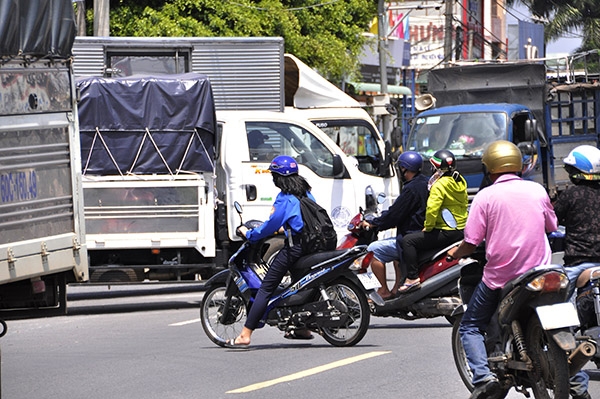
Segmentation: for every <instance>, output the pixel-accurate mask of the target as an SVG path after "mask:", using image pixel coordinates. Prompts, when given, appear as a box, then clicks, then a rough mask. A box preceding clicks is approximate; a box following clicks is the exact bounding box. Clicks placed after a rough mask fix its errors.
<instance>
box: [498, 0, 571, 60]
mask: <svg viewBox="0 0 600 399" xmlns="http://www.w3.org/2000/svg"><path fill="white" fill-rule="evenodd" d="M509 11H510V12H508V13H507V15H506V20H507V22H508V23H509V24H514V23H517V18H518V19H521V20H523V21H528V22H532V19H531V14H530V13H529V11H528V10H527V7H525V6H524V5H522V4H516V5H515V6H513V8H511V9H509ZM569 36H570V37H564V38H561V39H559V40H557V41H554V42H550V43H548V44H547V45H546V56H547V57H548V56H552V55H557V54H560V55H564V54H570V53H572V52H573V50H575V49H576V48H577V47H579V45H580V44H581V38H577V37H572V36H575V35H569Z"/></svg>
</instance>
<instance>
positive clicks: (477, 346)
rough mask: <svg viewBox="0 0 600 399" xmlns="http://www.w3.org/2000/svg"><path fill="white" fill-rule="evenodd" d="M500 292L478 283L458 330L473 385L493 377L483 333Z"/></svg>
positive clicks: (496, 304) (498, 299)
mask: <svg viewBox="0 0 600 399" xmlns="http://www.w3.org/2000/svg"><path fill="white" fill-rule="evenodd" d="M499 301H500V290H492V289H490V288H488V287H487V286H486V285H485V284H484V283H483V282H480V283H479V284H478V285H477V287H476V288H475V292H473V296H472V297H471V300H470V301H469V304H468V306H467V311H466V312H465V314H464V315H463V318H462V321H461V322H460V326H459V329H458V333H459V334H460V340H461V341H462V344H463V347H464V349H465V354H466V355H467V362H468V363H469V367H470V368H471V371H472V372H473V384H475V385H477V384H479V383H482V382H485V381H487V380H490V379H491V378H493V377H495V376H494V374H493V373H492V372H491V371H490V367H489V365H488V356H487V351H486V348H485V331H486V329H487V327H488V325H489V324H490V320H491V319H492V316H493V315H494V312H495V311H496V308H497V307H498V302H499Z"/></svg>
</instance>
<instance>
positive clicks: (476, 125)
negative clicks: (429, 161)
mask: <svg viewBox="0 0 600 399" xmlns="http://www.w3.org/2000/svg"><path fill="white" fill-rule="evenodd" d="M506 122H507V116H506V115H505V114H503V113H461V114H444V115H432V116H426V117H417V118H416V120H415V125H414V127H413V130H412V132H411V134H410V138H409V145H408V148H409V149H410V150H413V151H418V152H419V153H421V154H423V155H425V156H426V157H431V156H432V155H433V154H434V153H435V152H436V151H438V150H441V149H444V148H445V149H449V150H450V151H452V153H453V154H454V155H455V156H456V157H457V158H461V157H473V156H475V157H480V156H482V155H483V151H484V150H485V148H486V147H487V146H488V144H490V143H491V142H493V141H496V140H499V139H503V138H506V137H505V136H506Z"/></svg>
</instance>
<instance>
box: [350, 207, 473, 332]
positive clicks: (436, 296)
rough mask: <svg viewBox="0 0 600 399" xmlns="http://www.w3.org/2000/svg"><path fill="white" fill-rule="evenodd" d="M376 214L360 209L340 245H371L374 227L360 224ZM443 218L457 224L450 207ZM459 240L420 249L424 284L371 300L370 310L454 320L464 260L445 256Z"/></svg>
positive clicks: (362, 267)
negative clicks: (441, 246)
mask: <svg viewBox="0 0 600 399" xmlns="http://www.w3.org/2000/svg"><path fill="white" fill-rule="evenodd" d="M373 216H374V214H373V211H372V210H371V211H367V212H363V210H362V209H360V211H359V213H358V214H357V215H356V216H355V217H354V218H353V219H352V221H351V222H350V224H349V225H348V230H349V233H348V234H347V235H346V236H345V237H344V238H343V240H342V242H341V243H340V245H339V246H338V249H343V248H351V247H352V246H353V245H360V244H363V245H368V244H370V243H371V242H373V241H375V240H376V239H377V232H376V231H375V230H374V229H371V230H365V229H361V228H360V227H359V225H360V222H361V221H362V220H367V221H368V220H369V219H370V218H372V217H373ZM442 217H443V218H444V221H445V222H446V223H447V224H448V225H449V226H451V227H453V228H456V221H455V220H454V217H453V216H452V213H451V212H450V211H448V210H447V209H444V210H443V211H442ZM459 243H460V242H456V243H453V244H452V245H449V246H447V247H445V248H437V249H433V250H428V251H421V252H420V253H419V258H418V262H419V269H420V272H419V278H420V279H421V286H420V288H419V289H418V290H416V291H412V292H409V293H406V294H401V295H399V296H397V297H395V298H392V299H388V300H386V301H385V302H384V303H383V304H382V305H380V304H377V303H372V304H371V314H372V315H374V316H381V317H399V318H401V319H404V320H416V319H422V318H433V317H439V316H444V317H445V318H446V319H447V320H448V321H449V322H450V323H452V322H453V318H452V316H451V315H452V312H453V311H454V309H456V308H457V307H459V306H460V305H462V302H461V300H460V297H459V294H458V279H459V277H460V270H461V268H462V266H463V265H462V264H461V265H459V261H458V260H456V259H452V260H448V259H446V253H447V252H448V250H449V249H450V248H452V247H455V246H457V245H458V244H459ZM372 256H373V254H372V253H371V252H370V253H369V254H368V255H367V256H366V257H365V258H364V259H363V261H362V264H361V265H360V271H359V272H360V273H365V272H367V269H368V267H369V265H370V261H371V259H372ZM404 274H405V273H404Z"/></svg>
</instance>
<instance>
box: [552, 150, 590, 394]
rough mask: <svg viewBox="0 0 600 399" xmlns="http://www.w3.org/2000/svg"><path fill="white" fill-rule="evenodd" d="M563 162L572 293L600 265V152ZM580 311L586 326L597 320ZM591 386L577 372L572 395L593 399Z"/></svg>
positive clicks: (559, 206)
mask: <svg viewBox="0 0 600 399" xmlns="http://www.w3.org/2000/svg"><path fill="white" fill-rule="evenodd" d="M563 163H564V165H565V169H566V171H567V172H568V173H569V179H570V180H571V182H572V183H573V186H569V187H567V188H566V189H565V190H564V191H563V192H562V193H561V194H560V195H559V196H558V199H557V200H556V202H555V203H554V212H555V213H556V216H557V217H558V222H559V223H560V224H561V225H563V226H565V232H566V234H565V247H564V266H565V270H566V272H567V276H568V277H569V282H570V284H569V293H570V294H572V293H573V292H574V291H575V288H576V287H577V288H578V289H579V290H582V291H584V290H585V289H586V288H588V287H585V284H586V283H588V282H589V269H590V268H592V267H595V266H600V207H598V204H599V203H600V149H598V148H596V147H593V146H590V145H582V146H578V147H576V148H574V149H573V150H572V151H571V152H570V153H569V155H568V156H567V157H566V158H565V159H564V160H563ZM569 296H571V295H569ZM578 296H579V295H578ZM578 308H579V306H578ZM579 310H580V315H581V316H580V319H581V322H582V325H583V324H585V323H584V320H586V319H589V320H591V321H595V319H596V317H595V314H590V315H587V314H582V312H581V310H582V309H579ZM592 313H593V312H592ZM588 383H589V376H588V375H587V373H585V372H583V371H580V372H579V373H577V374H576V375H575V376H574V377H573V378H571V395H572V396H573V397H574V398H575V397H576V398H590V395H589V393H588V392H587V387H588Z"/></svg>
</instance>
